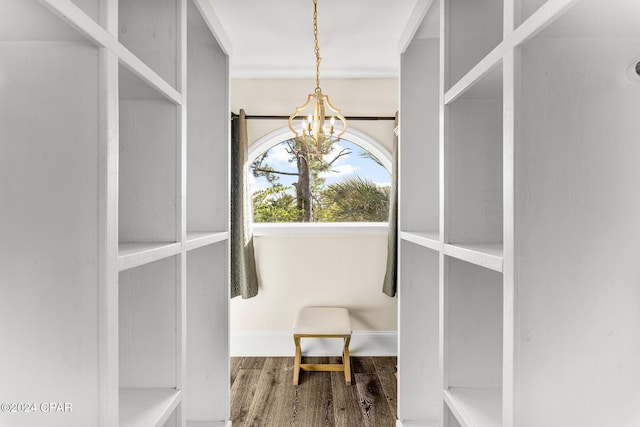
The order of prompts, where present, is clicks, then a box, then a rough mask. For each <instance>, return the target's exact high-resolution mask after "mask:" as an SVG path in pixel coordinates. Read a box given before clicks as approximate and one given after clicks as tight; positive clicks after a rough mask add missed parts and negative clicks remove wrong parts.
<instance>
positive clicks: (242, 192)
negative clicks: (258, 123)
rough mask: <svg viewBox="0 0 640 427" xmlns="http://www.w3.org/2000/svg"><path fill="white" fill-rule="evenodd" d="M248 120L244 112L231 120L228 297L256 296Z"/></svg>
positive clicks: (256, 280)
mask: <svg viewBox="0 0 640 427" xmlns="http://www.w3.org/2000/svg"><path fill="white" fill-rule="evenodd" d="M247 151H248V141H247V119H246V117H245V113H244V110H240V114H239V115H237V116H236V115H234V116H233V117H232V119H231V231H230V241H231V298H233V297H237V296H238V295H242V298H251V297H254V296H256V295H258V273H257V271H256V260H255V254H254V250H253V232H252V231H251V220H252V217H251V203H250V200H249V194H248V193H249V192H248V179H247V173H248V171H247V164H246V163H247Z"/></svg>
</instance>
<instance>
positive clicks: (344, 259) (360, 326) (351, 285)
mask: <svg viewBox="0 0 640 427" xmlns="http://www.w3.org/2000/svg"><path fill="white" fill-rule="evenodd" d="M321 86H322V89H323V92H325V93H326V94H328V95H329V97H330V99H331V101H332V103H333V104H334V105H336V106H337V107H338V108H341V109H342V113H343V114H344V115H345V116H349V115H351V116H393V115H394V114H395V112H396V110H397V109H398V104H397V99H398V94H397V80H396V79H349V80H326V81H325V80H322V81H321ZM231 87H232V93H231V106H232V111H233V112H236V113H237V112H238V111H239V110H240V108H243V109H244V110H245V112H246V113H247V114H248V115H283V116H289V115H290V114H291V113H292V112H293V111H295V107H296V106H299V105H301V104H302V103H303V102H304V101H305V100H306V98H307V94H309V93H311V92H313V89H314V88H315V81H313V80H235V81H232V84H231ZM286 126H287V123H286V120H281V121H278V120H250V121H249V123H248V133H249V144H252V143H253V142H255V141H256V140H257V139H259V138H261V137H262V136H264V135H265V134H267V133H269V132H272V131H274V130H276V129H280V128H282V127H286ZM348 126H350V127H352V128H354V129H358V130H360V131H362V132H364V133H366V134H368V135H370V136H372V137H373V138H375V139H376V140H377V141H378V142H379V143H381V144H382V145H384V146H386V147H391V146H392V144H393V127H394V124H393V121H352V122H348ZM255 248H256V258H257V265H258V276H259V279H260V291H259V294H258V296H257V297H255V298H252V299H248V300H243V299H241V298H234V299H232V300H231V314H230V315H231V336H232V343H231V345H232V353H236V354H237V353H238V351H244V350H238V349H239V348H243V349H244V348H246V347H244V346H243V345H241V343H240V342H241V341H242V340H243V339H244V341H243V342H245V343H246V342H249V341H250V340H252V339H254V338H256V337H258V336H263V337H264V336H271V337H272V338H273V339H267V340H265V341H264V344H263V345H262V349H258V350H256V349H254V350H252V351H253V353H254V354H258V353H262V354H265V353H270V354H279V352H280V350H279V346H278V344H279V343H280V342H281V341H282V342H283V343H285V341H283V340H284V339H285V337H286V344H283V345H286V346H289V345H291V350H292V349H293V347H292V344H291V343H292V341H291V340H290V336H288V331H289V330H290V329H291V324H292V322H293V320H294V317H295V313H296V311H297V310H298V308H299V307H301V306H303V305H336V306H343V307H347V308H349V310H350V312H351V316H352V321H353V329H354V346H355V347H354V349H355V350H356V353H358V352H359V353H360V354H371V353H380V352H381V351H380V347H379V346H378V347H376V344H375V343H373V342H371V337H376V336H378V335H382V336H383V337H382V338H381V339H382V340H385V339H387V341H386V342H389V340H388V338H389V337H390V336H392V335H393V334H394V333H395V331H396V329H397V300H396V298H389V297H387V296H386V295H384V294H383V293H382V281H383V278H384V270H385V262H386V256H387V236H386V234H379V233H378V234H375V235H363V234H331V235H317V234H316V235H300V234H298V235H266V236H258V237H256V238H255ZM362 331H366V333H364V334H362ZM382 331H384V332H389V331H390V332H392V333H391V334H385V333H384V332H382ZM369 332H373V334H371V333H369ZM358 333H361V334H362V335H361V336H366V337H367V339H365V340H364V341H367V342H363V340H362V339H361V340H360V341H357V340H356V335H357V334H358ZM274 334H275V335H274ZM377 334H378V335H377ZM274 337H275V338H274ZM277 338H282V339H283V340H278V339H277ZM254 341H255V342H258V340H254ZM289 341H291V343H290V342H289ZM234 344H235V345H234ZM387 347H388V346H387ZM234 348H235V349H236V350H235V351H234ZM393 350H394V348H393V349H392V351H393ZM247 351H248V350H247Z"/></svg>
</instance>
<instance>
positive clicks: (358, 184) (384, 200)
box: [249, 139, 391, 223]
mask: <svg viewBox="0 0 640 427" xmlns="http://www.w3.org/2000/svg"><path fill="white" fill-rule="evenodd" d="M305 160H307V161H305ZM307 169H308V173H307V172H306V170H307ZM249 176H250V183H251V188H250V193H251V199H252V207H253V220H254V222H257V223H261V222H386V221H387V220H388V204H389V190H390V187H391V176H390V174H389V171H388V170H387V169H385V167H384V166H382V164H381V163H380V161H379V160H378V159H377V158H375V157H374V156H373V155H372V154H371V153H370V152H369V151H367V150H365V149H364V148H362V147H360V146H359V145H356V144H354V143H352V142H349V141H347V140H344V139H341V140H340V141H338V142H337V143H335V144H334V146H333V149H332V150H331V152H330V153H329V154H327V155H325V156H320V157H315V158H314V157H313V156H311V157H310V156H305V155H304V151H303V150H302V149H301V148H300V147H299V146H297V145H296V142H295V141H294V140H287V141H283V142H281V143H279V144H276V145H274V146H273V147H271V148H270V149H269V150H267V151H265V152H264V153H262V154H261V155H259V156H258V157H257V158H256V159H255V160H254V161H253V163H252V164H251V165H250V166H249Z"/></svg>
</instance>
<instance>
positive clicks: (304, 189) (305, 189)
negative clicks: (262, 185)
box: [251, 139, 351, 222]
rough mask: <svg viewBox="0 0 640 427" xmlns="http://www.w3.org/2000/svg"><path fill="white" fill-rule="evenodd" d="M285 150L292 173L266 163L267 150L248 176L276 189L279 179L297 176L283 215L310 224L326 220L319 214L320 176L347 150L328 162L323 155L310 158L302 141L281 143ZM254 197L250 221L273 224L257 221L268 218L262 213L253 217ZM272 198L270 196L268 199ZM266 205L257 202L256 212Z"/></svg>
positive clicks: (254, 163) (347, 152)
mask: <svg viewBox="0 0 640 427" xmlns="http://www.w3.org/2000/svg"><path fill="white" fill-rule="evenodd" d="M284 143H285V144H286V151H287V153H289V155H290V156H291V159H290V160H289V162H290V163H295V165H296V171H295V172H288V171H280V170H275V169H273V167H272V166H271V165H270V164H269V163H268V156H269V151H266V152H265V153H264V154H262V155H261V156H258V158H257V159H256V160H255V161H254V162H253V164H252V165H251V170H252V173H253V175H254V176H255V177H265V179H266V180H267V181H268V182H269V183H270V184H271V185H272V186H273V188H276V187H277V186H278V185H280V184H279V180H280V176H282V175H289V176H297V177H298V181H297V182H295V183H294V184H293V188H294V190H295V206H294V208H292V210H291V211H290V212H289V213H288V215H286V216H287V217H288V218H291V217H292V216H295V218H296V219H295V220H293V221H289V222H314V221H318V220H319V218H321V217H322V218H326V215H325V214H323V213H322V212H321V208H322V190H323V189H324V187H325V179H324V178H322V176H321V174H322V173H323V172H326V171H328V170H330V169H331V165H332V164H333V163H334V162H335V161H336V160H338V159H339V158H340V157H342V156H346V155H348V154H351V151H349V150H348V149H346V148H345V149H342V150H340V151H339V152H338V153H337V154H336V155H335V156H333V158H332V159H331V160H326V159H325V157H324V156H320V155H314V154H312V153H310V152H309V150H308V149H307V146H306V144H305V143H304V142H302V141H299V140H295V139H290V140H287V141H285V142H284ZM255 197H256V196H255V195H254V220H255V221H256V222H276V221H270V220H264V221H262V220H260V219H259V217H263V216H264V217H265V218H266V217H269V214H266V215H263V213H262V212H260V213H259V214H258V216H256V213H255V212H256V210H255V209H256V201H255ZM270 197H273V196H270ZM267 206H268V204H267V205H265V204H264V201H262V202H261V203H258V208H259V209H266V208H267ZM323 220H326V219H323Z"/></svg>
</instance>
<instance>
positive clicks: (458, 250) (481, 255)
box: [444, 243, 503, 273]
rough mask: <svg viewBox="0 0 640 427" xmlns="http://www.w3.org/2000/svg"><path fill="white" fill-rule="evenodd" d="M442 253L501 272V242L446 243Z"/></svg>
mask: <svg viewBox="0 0 640 427" xmlns="http://www.w3.org/2000/svg"><path fill="white" fill-rule="evenodd" d="M444 254H445V255H448V256H450V257H452V258H457V259H460V260H462V261H466V262H469V263H471V264H475V265H479V266H480V267H484V268H488V269H489V270H494V271H498V272H500V273H502V265H503V248H502V243H446V244H445V245H444Z"/></svg>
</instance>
